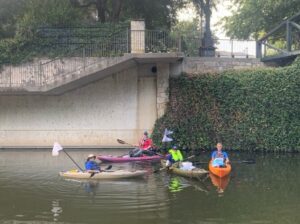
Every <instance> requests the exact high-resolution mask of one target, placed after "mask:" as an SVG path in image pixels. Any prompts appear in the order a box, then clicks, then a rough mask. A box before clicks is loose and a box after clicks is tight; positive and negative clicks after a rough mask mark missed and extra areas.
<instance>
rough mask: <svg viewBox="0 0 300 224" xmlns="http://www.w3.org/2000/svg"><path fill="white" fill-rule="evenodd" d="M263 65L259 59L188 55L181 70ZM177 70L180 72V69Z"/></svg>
mask: <svg viewBox="0 0 300 224" xmlns="http://www.w3.org/2000/svg"><path fill="white" fill-rule="evenodd" d="M263 66H264V64H263V63H262V62H261V61H260V60H259V59H250V58H201V57H186V58H184V60H183V62H182V67H181V71H180V72H184V73H187V74H204V73H216V72H222V71H226V70H239V69H253V68H259V67H263ZM176 71H177V73H178V69H177V70H176Z"/></svg>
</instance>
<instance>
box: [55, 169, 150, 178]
mask: <svg viewBox="0 0 300 224" xmlns="http://www.w3.org/2000/svg"><path fill="white" fill-rule="evenodd" d="M144 174H146V171H144V170H136V171H128V170H116V171H103V172H100V173H96V174H95V175H93V176H92V177H91V173H88V172H82V171H79V170H69V171H62V172H59V175H60V176H61V177H66V178H74V179H99V180H102V179H103V180H111V179H124V178H136V177H142V176H143V175H144Z"/></svg>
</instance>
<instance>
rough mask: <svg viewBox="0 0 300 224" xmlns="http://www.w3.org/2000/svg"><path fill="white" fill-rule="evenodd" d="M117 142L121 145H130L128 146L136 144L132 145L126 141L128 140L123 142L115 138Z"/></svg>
mask: <svg viewBox="0 0 300 224" xmlns="http://www.w3.org/2000/svg"><path fill="white" fill-rule="evenodd" d="M117 142H119V143H120V144H122V145H124V144H125V145H130V146H132V147H136V146H134V145H132V144H130V143H128V142H125V141H123V140H122V139H117Z"/></svg>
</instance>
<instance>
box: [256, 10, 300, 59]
mask: <svg viewBox="0 0 300 224" xmlns="http://www.w3.org/2000/svg"><path fill="white" fill-rule="evenodd" d="M299 21H300V13H298V14H296V15H295V16H293V17H291V18H289V19H287V20H285V21H284V22H282V23H281V24H279V25H278V26H276V27H275V28H274V29H272V30H271V31H270V32H268V33H267V34H266V35H265V36H264V37H262V38H261V39H259V40H258V41H257V46H256V48H257V50H256V51H257V58H262V59H264V58H265V59H267V58H281V57H287V56H294V55H298V54H300V34H299V33H300V24H298V23H297V22H299Z"/></svg>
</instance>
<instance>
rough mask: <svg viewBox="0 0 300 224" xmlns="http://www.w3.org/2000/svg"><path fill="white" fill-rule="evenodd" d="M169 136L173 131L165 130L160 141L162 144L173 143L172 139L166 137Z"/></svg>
mask: <svg viewBox="0 0 300 224" xmlns="http://www.w3.org/2000/svg"><path fill="white" fill-rule="evenodd" d="M171 134H173V131H171V130H168V129H165V132H164V137H163V139H162V142H171V141H173V139H172V138H170V137H168V135H171Z"/></svg>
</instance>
